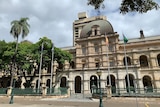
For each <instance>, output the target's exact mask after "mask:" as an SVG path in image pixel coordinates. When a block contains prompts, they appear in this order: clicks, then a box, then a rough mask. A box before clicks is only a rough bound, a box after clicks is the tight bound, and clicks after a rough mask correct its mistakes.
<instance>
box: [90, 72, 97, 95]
mask: <svg viewBox="0 0 160 107" xmlns="http://www.w3.org/2000/svg"><path fill="white" fill-rule="evenodd" d="M96 87H97V77H96V76H95V75H92V76H91V77H90V91H91V93H92V90H93V88H96Z"/></svg>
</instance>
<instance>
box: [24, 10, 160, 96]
mask: <svg viewBox="0 0 160 107" xmlns="http://www.w3.org/2000/svg"><path fill="white" fill-rule="evenodd" d="M119 36H120V35H119V34H118V33H117V32H115V31H114V28H113V26H112V24H111V23H110V22H109V21H108V19H107V18H106V16H94V17H88V16H87V14H86V13H85V12H82V13H79V14H78V20H75V21H74V22H73V46H71V47H65V48H62V49H63V50H66V51H69V52H70V53H71V54H72V55H73V60H72V62H71V64H69V63H68V62H65V65H64V69H63V71H56V68H57V66H58V65H57V63H56V62H54V67H53V68H54V73H53V78H52V81H53V84H52V85H53V86H54V87H69V88H70V92H71V93H72V94H74V93H85V94H87V93H91V92H92V88H93V86H94V87H98V79H99V78H98V75H97V71H101V72H102V75H101V87H102V88H106V86H111V89H112V93H113V94H114V93H126V92H128V91H133V92H135V89H139V92H140V93H143V92H144V91H145V90H147V91H150V92H155V91H156V92H157V91H160V90H159V89H160V35H156V36H155V35H153V36H147V37H146V36H145V35H144V34H143V30H140V35H139V38H133V39H128V42H127V43H126V44H124V41H123V40H120V39H119ZM106 37H107V38H108V43H106V42H107V41H106V40H107V39H106ZM124 45H125V51H124ZM125 52H126V59H125ZM126 62H127V63H126ZM126 65H127V66H126ZM127 74H128V76H127ZM41 77H42V78H41V79H42V81H41V87H50V81H51V79H50V78H51V77H50V73H47V71H45V70H43V72H42V76H41ZM24 82H25V81H24V80H22V83H24ZM37 83H38V74H37V75H36V77H34V79H33V81H32V88H36V87H37ZM22 87H23V86H22ZM23 88H24V87H23ZM128 88H130V90H128Z"/></svg>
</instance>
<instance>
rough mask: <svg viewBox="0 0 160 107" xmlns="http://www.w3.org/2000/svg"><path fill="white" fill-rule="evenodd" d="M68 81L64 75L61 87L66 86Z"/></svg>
mask: <svg viewBox="0 0 160 107" xmlns="http://www.w3.org/2000/svg"><path fill="white" fill-rule="evenodd" d="M66 83H67V79H66V77H62V78H61V83H60V87H66Z"/></svg>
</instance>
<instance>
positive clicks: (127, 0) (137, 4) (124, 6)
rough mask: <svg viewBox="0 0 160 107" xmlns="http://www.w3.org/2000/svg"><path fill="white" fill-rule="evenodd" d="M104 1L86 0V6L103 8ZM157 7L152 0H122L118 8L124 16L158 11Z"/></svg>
mask: <svg viewBox="0 0 160 107" xmlns="http://www.w3.org/2000/svg"><path fill="white" fill-rule="evenodd" d="M103 3H104V0H88V3H87V4H88V5H91V6H93V7H94V8H95V9H100V8H101V7H102V8H104V7H105V6H104V4H103ZM158 8H159V5H158V4H157V3H156V2H154V1H153V0H122V3H121V6H120V8H119V9H120V13H122V14H126V13H128V12H139V13H146V12H148V11H150V10H152V9H156V10H157V9H158Z"/></svg>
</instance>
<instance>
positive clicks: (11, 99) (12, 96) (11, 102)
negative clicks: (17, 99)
mask: <svg viewBox="0 0 160 107" xmlns="http://www.w3.org/2000/svg"><path fill="white" fill-rule="evenodd" d="M15 82H16V77H15V76H14V78H13V87H12V92H11V98H10V101H9V104H13V102H14V101H13V98H14V88H15Z"/></svg>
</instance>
